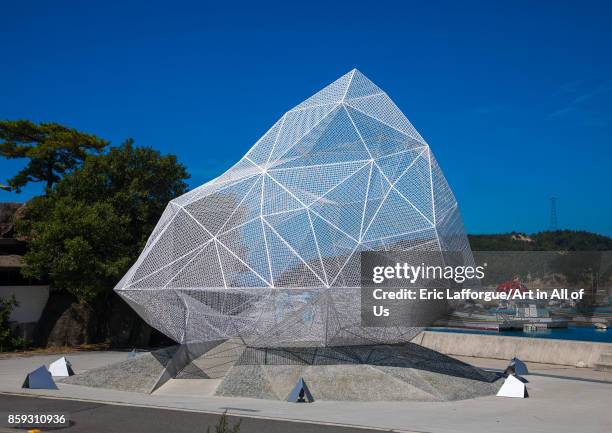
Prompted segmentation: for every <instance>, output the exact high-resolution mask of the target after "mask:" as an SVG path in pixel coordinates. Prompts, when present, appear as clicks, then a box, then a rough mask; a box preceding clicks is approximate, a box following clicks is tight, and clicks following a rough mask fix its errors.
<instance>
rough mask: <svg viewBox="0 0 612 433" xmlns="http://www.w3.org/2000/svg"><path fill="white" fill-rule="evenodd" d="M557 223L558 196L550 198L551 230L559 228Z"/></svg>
mask: <svg viewBox="0 0 612 433" xmlns="http://www.w3.org/2000/svg"><path fill="white" fill-rule="evenodd" d="M558 229H559V227H558V224H557V197H551V198H550V230H551V231H556V230H558Z"/></svg>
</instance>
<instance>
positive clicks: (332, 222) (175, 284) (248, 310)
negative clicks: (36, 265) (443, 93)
mask: <svg viewBox="0 0 612 433" xmlns="http://www.w3.org/2000/svg"><path fill="white" fill-rule="evenodd" d="M365 250H394V251H398V250H414V251H458V252H462V253H464V254H465V255H466V256H469V259H471V251H470V249H469V245H468V242H467V238H466V236H465V233H464V229H463V223H462V220H461V216H460V214H459V210H458V208H457V202H456V201H455V197H454V196H453V193H452V192H451V190H450V188H449V186H448V184H447V182H446V180H445V178H444V176H443V174H442V171H441V170H440V167H439V166H438V164H437V162H436V160H435V159H434V157H433V154H432V153H431V150H430V148H429V146H428V145H427V143H426V141H425V140H424V139H423V137H421V135H420V134H419V133H418V132H417V131H416V130H415V129H414V127H413V126H412V125H411V123H410V122H409V121H408V119H406V117H405V116H404V115H403V114H402V112H401V111H400V110H399V109H398V108H397V106H396V105H395V104H394V103H393V102H392V101H391V99H390V98H389V97H388V96H387V95H386V94H385V93H384V92H383V91H382V90H381V89H380V88H378V87H377V86H376V85H375V84H374V83H372V82H371V81H370V80H368V79H367V78H366V77H365V76H364V75H363V74H361V73H360V72H359V71H357V70H353V71H351V72H349V73H348V74H346V75H344V76H342V77H341V78H339V79H338V80H337V81H335V82H334V83H332V84H330V85H329V86H327V87H325V88H324V89H323V90H321V91H320V92H318V93H316V94H315V95H314V96H312V97H310V98H308V99H307V100H305V101H304V102H302V103H301V104H299V105H298V106H296V107H295V108H293V109H292V110H290V111H288V112H287V113H285V114H284V115H283V116H282V117H281V118H280V119H279V120H278V121H277V122H276V123H275V124H274V125H273V126H272V127H271V128H270V129H269V130H268V132H266V133H265V134H264V136H263V137H261V138H260V139H259V141H257V143H255V145H254V146H253V147H252V148H251V149H250V150H249V152H248V153H247V154H246V155H245V156H244V157H243V158H242V159H241V160H240V161H238V163H236V165H234V166H233V167H232V168H230V169H229V170H228V171H226V172H225V173H224V174H222V175H221V176H219V177H218V178H216V179H214V180H212V181H210V182H208V183H206V184H204V185H202V186H200V187H198V188H196V189H194V190H192V191H190V192H188V193H187V194H184V195H182V196H180V197H178V198H176V199H174V200H172V201H171V202H170V203H169V204H168V206H167V208H166V209H165V211H164V213H163V215H162V217H161V218H160V220H159V223H158V224H157V226H156V227H155V229H154V231H153V233H152V234H151V236H150V238H149V240H148V242H147V244H146V247H145V249H144V251H143V252H142V254H141V255H140V257H139V258H138V260H137V261H136V263H135V264H134V265H133V266H132V268H131V269H130V270H129V271H128V273H127V274H126V275H125V276H124V277H123V279H122V280H121V281H120V282H119V283H118V284H117V286H116V288H115V290H116V291H117V292H118V293H119V294H120V295H121V296H122V297H123V299H125V300H126V301H127V302H128V303H129V304H130V305H131V306H132V307H133V308H134V309H135V310H136V311H137V312H138V314H140V316H141V317H142V318H143V319H144V320H145V321H146V322H148V323H149V324H150V325H151V326H153V327H155V328H157V329H158V330H160V331H161V332H163V333H164V334H166V335H168V336H169V337H171V338H172V339H174V340H176V341H177V342H179V343H192V342H205V341H212V340H220V339H227V338H238V339H241V340H242V341H243V342H244V343H245V344H248V345H252V346H259V347H270V346H282V345H313V346H331V345H347V344H367V343H389V342H401V341H407V340H410V339H411V338H412V337H414V336H415V335H416V333H418V332H419V330H420V329H418V328H362V327H361V326H360V317H361V316H360V314H361V312H360V300H359V299H360V273H359V266H360V260H359V257H360V255H359V253H360V252H361V251H365Z"/></svg>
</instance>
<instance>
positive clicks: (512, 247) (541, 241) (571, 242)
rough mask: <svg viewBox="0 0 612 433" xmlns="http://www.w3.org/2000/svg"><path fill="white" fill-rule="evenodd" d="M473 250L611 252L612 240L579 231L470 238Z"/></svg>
mask: <svg viewBox="0 0 612 433" xmlns="http://www.w3.org/2000/svg"><path fill="white" fill-rule="evenodd" d="M468 238H469V241H470V246H471V247H472V250H474V251H610V250H612V238H611V237H608V236H604V235H600V234H597V233H591V232H587V231H580V230H556V231H544V232H539V233H534V234H531V235H527V234H524V233H517V232H512V233H505V234H488V235H487V234H485V235H468Z"/></svg>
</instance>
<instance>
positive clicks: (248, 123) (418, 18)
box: [0, 0, 612, 235]
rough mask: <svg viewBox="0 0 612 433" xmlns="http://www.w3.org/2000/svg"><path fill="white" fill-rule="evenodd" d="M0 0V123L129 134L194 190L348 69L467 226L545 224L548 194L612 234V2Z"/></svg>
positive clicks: (588, 226)
mask: <svg viewBox="0 0 612 433" xmlns="http://www.w3.org/2000/svg"><path fill="white" fill-rule="evenodd" d="M0 2H1V3H2V17H3V20H2V26H1V27H0V37H1V39H0V40H1V41H2V54H1V55H0V118H4V119H20V118H25V119H32V120H34V121H55V122H60V123H63V124H66V125H68V126H71V127H74V128H78V129H81V130H83V131H87V132H92V133H95V134H97V135H99V136H101V137H104V138H107V139H109V140H111V141H112V142H113V143H114V144H119V143H120V142H121V141H123V140H124V139H125V138H127V137H133V138H134V139H135V140H136V142H137V143H138V144H142V145H147V146H152V147H154V148H156V149H160V150H161V151H162V152H172V153H174V154H176V155H178V157H179V159H180V160H181V161H182V162H184V163H185V164H186V165H187V166H188V169H189V171H190V172H191V174H192V178H191V180H190V186H191V187H195V186H197V185H199V184H201V183H204V182H205V181H207V180H209V179H211V178H212V177H215V176H217V175H219V174H220V173H222V172H223V171H224V170H225V169H227V168H229V167H230V165H231V164H232V163H233V162H234V161H236V160H237V159H239V158H240V157H241V156H242V155H243V154H244V153H245V152H246V151H247V150H248V149H249V147H250V146H251V145H252V144H253V143H254V142H255V141H256V140H257V139H258V138H259V136H260V135H261V134H262V133H264V132H265V131H266V130H267V129H268V128H269V127H270V126H271V125H272V123H273V122H274V121H275V120H276V119H277V118H278V117H280V116H281V115H282V114H283V113H284V112H285V111H286V110H288V109H290V108H292V107H293V106H294V105H296V104H297V103H299V102H300V101H302V100H303V99H305V98H306V97H308V96H310V95H311V94H312V93H314V92H315V91H317V90H319V89H320V88H322V87H323V86H325V85H326V84H328V83H330V82H331V81H333V80H335V79H336V78H337V77H339V76H340V75H342V74H344V73H346V72H347V71H349V70H350V69H352V68H354V67H356V68H358V69H359V70H361V71H362V72H363V73H364V74H366V75H367V76H368V77H369V78H370V79H372V80H373V81H374V82H375V83H377V84H378V85H379V86H380V87H382V88H383V89H384V90H385V91H387V93H388V94H389V95H390V96H391V98H392V99H393V100H394V101H395V102H396V103H397V105H398V106H399V107H400V108H401V109H402V110H403V111H404V113H405V114H406V115H407V117H408V118H409V119H410V120H411V121H412V123H413V124H414V125H415V126H416V128H417V129H418V130H419V131H420V133H421V134H422V135H423V137H425V139H426V140H427V141H428V142H429V144H430V145H431V147H432V149H433V151H434V154H435V155H436V157H437V158H438V160H439V161H440V165H441V166H442V169H443V170H444V172H445V174H446V177H447V178H448V180H449V182H450V184H451V187H452V188H453V190H454V192H455V195H456V196H457V199H458V201H459V205H460V208H461V211H462V213H463V217H464V220H465V223H466V226H467V229H468V231H469V232H471V233H490V232H506V231H511V230H517V231H524V232H535V231H539V230H542V229H546V228H547V227H548V221H549V201H548V199H549V197H550V196H552V195H555V196H557V197H558V198H559V199H558V214H559V226H561V227H562V228H571V229H585V230H592V231H596V232H600V233H604V234H608V235H612V191H611V186H612V180H611V179H612V164H611V163H612V25H611V23H612V2H607V1H601V2H591V1H570V2H559V1H556V2H544V1H538V2H533V1H526V2H514V1H508V2H490V1H488V2H467V1H465V2H464V1H461V2H457V1H448V2H442V1H434V2H411V1H397V2H387V1H382V0H377V1H368V2H363V4H360V3H361V2H358V1H351V2H333V1H326V2H321V3H317V2H315V1H310V0H309V1H301V2H291V1H283V2H280V3H277V4H266V3H265V2H249V3H246V4H244V5H242V4H239V3H232V4H229V5H228V6H227V7H226V6H225V4H227V3H228V2H211V3H210V4H209V5H207V2H202V1H200V2H193V3H186V2H180V1H175V2H168V1H164V2H152V1H146V2H144V1H143V2H108V1H107V2H82V1H74V2H64V1H54V2H48V1H44V2H43V1H38V2H37V1H21V2H17V1H13V2H9V1H2V0H0ZM95 3H97V4H95ZM22 164H23V163H21V162H7V161H6V160H0V179H1V180H0V181H4V180H5V179H6V178H8V177H10V176H11V175H12V174H13V173H14V172H15V171H16V170H17V169H18V168H19V167H20V166H21V165H22ZM37 192H39V189H38V188H28V189H27V190H26V191H25V192H24V193H23V194H21V195H16V194H11V193H6V192H2V191H0V200H2V201H8V200H19V201H22V200H24V199H27V198H28V197H30V196H31V195H32V194H36V193H37Z"/></svg>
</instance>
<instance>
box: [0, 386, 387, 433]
mask: <svg viewBox="0 0 612 433" xmlns="http://www.w3.org/2000/svg"><path fill="white" fill-rule="evenodd" d="M7 411H8V412H15V413H19V412H21V413H24V412H28V413H34V412H47V413H48V412H68V413H69V414H70V420H71V422H72V425H71V426H70V427H66V428H61V429H55V430H45V431H54V432H58V433H64V432H67V433H204V432H206V428H207V427H208V426H210V427H211V431H215V430H214V426H215V425H216V424H217V423H218V421H219V418H220V416H219V415H218V414H212V413H201V412H197V413H196V412H183V411H176V410H166V409H155V408H144V407H133V406H116V405H109V404H102V403H92V402H84V401H76V400H59V399H48V398H38V397H22V396H13V395H1V394H0V412H2V413H6V412H7ZM230 412H231V410H230ZM228 419H229V424H230V426H232V425H234V423H236V422H237V421H238V420H239V419H241V420H242V423H241V428H240V433H290V432H300V433H352V432H355V433H381V430H370V429H361V428H351V427H339V426H333V425H321V424H310V423H296V422H288V421H278V420H271V419H261V418H249V417H248V414H245V416H235V415H231V416H228ZM0 425H1V426H4V425H5V420H2V423H0ZM10 431H17V430H12V429H7V428H5V427H0V433H3V432H10ZM19 431H24V430H19Z"/></svg>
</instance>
